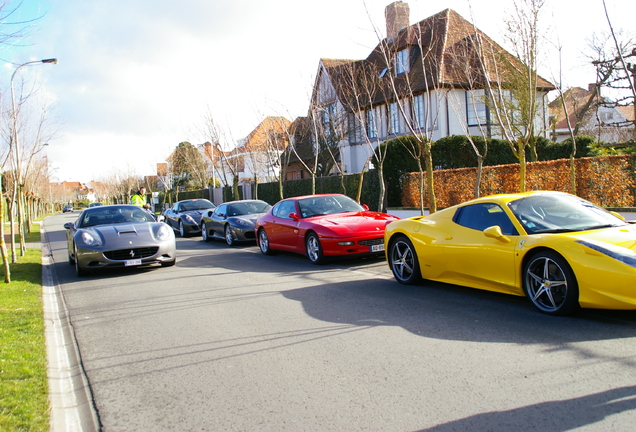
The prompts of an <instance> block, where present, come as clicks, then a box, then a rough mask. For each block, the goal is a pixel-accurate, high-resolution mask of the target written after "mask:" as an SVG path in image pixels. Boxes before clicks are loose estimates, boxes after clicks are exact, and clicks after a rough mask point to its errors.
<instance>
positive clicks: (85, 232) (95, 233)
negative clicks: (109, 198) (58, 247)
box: [64, 205, 177, 276]
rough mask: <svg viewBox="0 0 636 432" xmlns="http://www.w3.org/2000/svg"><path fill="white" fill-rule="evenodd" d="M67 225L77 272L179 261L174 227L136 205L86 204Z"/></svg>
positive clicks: (67, 237)
mask: <svg viewBox="0 0 636 432" xmlns="http://www.w3.org/2000/svg"><path fill="white" fill-rule="evenodd" d="M64 228H65V229H66V241H67V247H68V261H69V263H70V264H74V265H75V271H76V273H77V275H78V276H83V275H85V274H86V273H87V272H88V271H90V270H94V269H100V268H105V267H138V266H142V265H148V264H160V265H161V266H163V267H167V266H172V265H174V264H175V263H176V262H177V251H176V241H175V236H174V232H173V231H172V229H170V227H169V226H168V225H166V224H165V223H162V222H158V221H157V220H156V219H155V218H154V216H153V215H152V214H150V213H149V212H147V211H145V210H143V209H141V208H139V207H137V206H133V205H107V206H98V207H91V208H87V209H85V210H84V211H82V213H81V214H80V215H79V217H78V218H77V220H76V221H75V222H67V223H65V224H64Z"/></svg>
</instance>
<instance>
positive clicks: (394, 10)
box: [384, 1, 409, 40]
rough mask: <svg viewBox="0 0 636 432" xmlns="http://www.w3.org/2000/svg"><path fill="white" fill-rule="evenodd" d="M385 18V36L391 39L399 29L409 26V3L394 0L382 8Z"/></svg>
mask: <svg viewBox="0 0 636 432" xmlns="http://www.w3.org/2000/svg"><path fill="white" fill-rule="evenodd" d="M384 17H385V18H386V37H387V39H388V40H393V39H395V38H396V37H397V35H398V33H399V32H400V30H402V29H403V28H406V27H408V26H409V5H408V3H404V2H402V1H395V2H393V3H391V4H390V5H388V6H387V7H386V8H385V9H384Z"/></svg>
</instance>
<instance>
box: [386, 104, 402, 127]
mask: <svg viewBox="0 0 636 432" xmlns="http://www.w3.org/2000/svg"><path fill="white" fill-rule="evenodd" d="M388 126H389V135H395V134H399V133H400V110H398V104H397V102H391V103H390V104H389V124H388Z"/></svg>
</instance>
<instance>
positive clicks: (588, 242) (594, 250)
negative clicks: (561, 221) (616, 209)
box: [571, 225, 636, 267]
mask: <svg viewBox="0 0 636 432" xmlns="http://www.w3.org/2000/svg"><path fill="white" fill-rule="evenodd" d="M571 236H572V237H573V238H575V239H576V242H577V243H578V244H580V245H581V246H583V247H585V248H586V251H587V252H588V253H591V254H602V255H607V256H609V257H611V258H614V259H616V260H618V261H621V262H623V263H625V264H627V265H629V266H631V267H636V226H634V225H626V226H621V227H613V228H604V229H598V230H592V231H586V232H579V233H573V234H571Z"/></svg>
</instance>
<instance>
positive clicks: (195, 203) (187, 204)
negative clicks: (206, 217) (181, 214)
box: [180, 199, 216, 211]
mask: <svg viewBox="0 0 636 432" xmlns="http://www.w3.org/2000/svg"><path fill="white" fill-rule="evenodd" d="M215 207H216V206H215V205H214V204H212V203H211V202H210V201H208V200H206V199H195V200H190V201H183V202H182V203H181V205H180V208H181V211H191V210H206V209H213V208H215Z"/></svg>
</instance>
